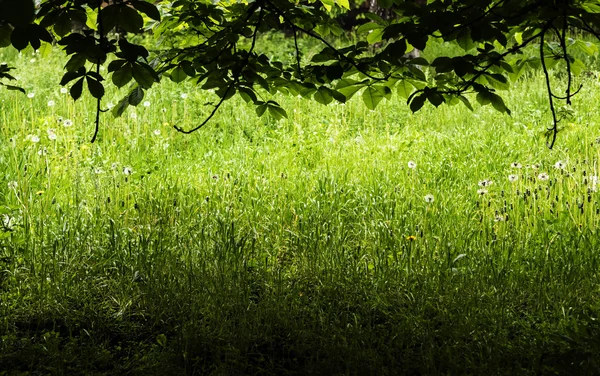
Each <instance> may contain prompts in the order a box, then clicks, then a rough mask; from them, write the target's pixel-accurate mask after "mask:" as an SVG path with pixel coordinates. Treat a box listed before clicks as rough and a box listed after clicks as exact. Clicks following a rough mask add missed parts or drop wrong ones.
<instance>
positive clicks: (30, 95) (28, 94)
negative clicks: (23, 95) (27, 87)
mask: <svg viewBox="0 0 600 376" xmlns="http://www.w3.org/2000/svg"><path fill="white" fill-rule="evenodd" d="M33 97H35V93H34V92H31V93H27V98H29V99H33Z"/></svg>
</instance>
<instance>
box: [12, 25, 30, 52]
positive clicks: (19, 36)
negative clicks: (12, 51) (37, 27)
mask: <svg viewBox="0 0 600 376" xmlns="http://www.w3.org/2000/svg"><path fill="white" fill-rule="evenodd" d="M29 37H30V36H29V31H28V29H27V27H16V28H15V29H14V30H13V31H12V33H11V34H10V42H11V43H12V45H13V47H14V48H16V49H17V50H19V51H21V50H23V49H25V47H27V45H29Z"/></svg>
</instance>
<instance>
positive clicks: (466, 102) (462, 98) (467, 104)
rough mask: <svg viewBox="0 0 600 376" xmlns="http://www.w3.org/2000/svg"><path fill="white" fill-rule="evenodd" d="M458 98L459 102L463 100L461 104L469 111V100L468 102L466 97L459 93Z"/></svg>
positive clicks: (470, 108) (470, 107)
mask: <svg viewBox="0 0 600 376" xmlns="http://www.w3.org/2000/svg"><path fill="white" fill-rule="evenodd" d="M458 99H460V101H461V102H463V104H464V105H465V106H466V107H467V108H468V109H469V110H471V111H474V110H473V106H472V105H471V102H469V100H468V99H467V97H465V96H464V95H459V96H458Z"/></svg>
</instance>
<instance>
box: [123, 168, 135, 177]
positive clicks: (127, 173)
mask: <svg viewBox="0 0 600 376" xmlns="http://www.w3.org/2000/svg"><path fill="white" fill-rule="evenodd" d="M123 173H124V174H125V175H131V174H132V173H133V169H132V168H131V167H125V168H123Z"/></svg>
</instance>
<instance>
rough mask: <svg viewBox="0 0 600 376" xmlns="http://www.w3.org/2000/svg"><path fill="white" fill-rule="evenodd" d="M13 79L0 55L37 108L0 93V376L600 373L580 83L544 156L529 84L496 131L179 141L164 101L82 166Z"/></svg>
mask: <svg viewBox="0 0 600 376" xmlns="http://www.w3.org/2000/svg"><path fill="white" fill-rule="evenodd" d="M3 53H5V54H6V52H3ZM31 58H32V57H31V56H29V55H27V56H21V57H17V56H15V55H14V54H13V55H10V56H9V55H4V56H3V55H0V60H10V61H14V63H15V64H17V65H19V66H20V69H19V71H18V72H17V75H18V76H20V81H19V82H20V84H21V85H22V86H24V87H25V88H27V89H28V90H30V91H32V92H35V96H34V97H33V98H31V99H30V98H27V97H26V96H24V95H22V94H19V93H13V92H8V91H6V90H2V91H0V109H1V111H0V124H2V126H1V128H0V172H1V173H0V211H2V214H3V217H2V218H3V223H4V224H5V226H4V227H5V228H4V230H3V231H1V232H0V375H1V374H7V375H12V374H26V373H27V372H29V373H31V374H65V375H73V374H85V375H90V374H97V375H102V374H106V375H109V374H126V373H127V374H140V375H141V374H143V375H148V374H156V375H164V374H195V375H198V374H214V375H224V374H232V375H239V374H323V375H331V374H357V375H363V374H382V375H384V374H390V375H396V374H406V375H438V374H447V375H458V374H473V375H480V374H483V373H489V374H506V375H515V374H523V375H534V374H545V375H553V374H598V373H599V372H600V370H599V368H598V367H599V363H598V360H597V359H599V357H600V341H599V340H598V338H599V336H600V325H599V324H598V321H597V317H598V314H599V312H600V301H599V300H598V299H599V297H600V289H599V284H598V283H599V280H600V277H599V274H598V273H599V272H598V270H599V266H600V255H599V254H598V252H597V250H598V249H599V247H600V237H599V233H598V228H599V226H600V203H599V198H600V193H598V192H597V189H596V188H598V189H600V182H598V183H596V185H597V186H596V185H594V183H593V179H594V178H593V177H594V176H598V175H600V171H599V169H600V167H599V166H598V162H599V159H600V142H599V141H598V137H600V126H599V122H598V119H600V114H599V109H598V106H597V103H598V100H599V99H600V97H599V95H598V88H599V86H600V82H599V81H598V79H597V78H596V75H595V72H594V74H592V75H586V76H585V77H582V78H580V79H579V80H580V81H582V82H583V83H584V88H583V90H582V91H581V93H580V94H578V96H577V98H576V99H575V100H574V107H573V110H574V113H573V117H572V118H571V119H570V120H569V121H568V122H565V123H564V124H565V125H566V127H565V129H564V130H563V131H562V132H561V133H560V134H559V138H558V142H557V145H556V147H555V148H554V150H548V149H547V148H546V146H545V140H544V136H543V132H544V129H545V127H547V126H548V124H550V114H549V113H548V111H547V97H546V94H545V89H544V82H543V80H542V77H541V75H540V74H539V73H536V72H532V73H531V74H530V75H529V76H528V77H526V78H525V79H523V80H521V81H519V82H518V83H517V84H516V85H515V87H514V88H513V89H512V90H511V91H510V92H506V93H505V98H506V102H507V104H508V106H509V107H510V108H511V109H512V111H513V114H512V117H509V116H506V115H501V114H499V113H497V112H495V111H493V110H492V109H491V108H488V107H483V108H477V109H476V111H475V112H474V113H471V112H469V111H468V110H467V109H465V108H464V107H461V106H441V107H440V108H438V109H434V108H433V107H431V106H426V107H425V108H424V109H423V110H422V111H420V112H419V113H417V114H411V113H410V111H409V109H408V108H407V106H406V104H405V103H404V102H403V100H400V99H398V97H397V96H395V97H394V99H393V100H392V101H384V102H382V103H381V104H380V106H379V107H378V108H377V110H376V111H374V112H372V111H369V110H367V109H366V108H365V107H364V106H363V105H362V103H361V102H360V101H359V100H358V99H359V98H355V99H353V100H351V101H350V102H349V103H347V104H345V105H330V106H321V105H318V104H316V103H313V102H309V101H304V100H301V99H296V98H286V97H277V98H276V99H277V100H278V101H279V102H280V103H281V104H282V106H283V107H284V108H285V109H286V110H287V111H288V113H289V119H287V120H285V121H280V122H275V121H273V120H272V119H271V118H269V117H268V116H265V117H263V118H257V117H256V116H255V113H254V109H253V108H252V107H251V106H248V105H246V104H245V103H243V102H242V101H241V100H234V101H232V103H228V104H227V105H225V106H224V108H223V109H222V111H220V113H219V114H218V116H217V117H216V118H215V120H214V121H212V122H211V123H209V124H208V125H207V126H206V127H205V128H204V129H202V130H200V131H199V132H196V133H195V134H193V135H190V136H186V135H182V134H179V133H177V132H176V131H175V130H173V128H172V126H173V125H174V124H177V125H180V126H183V127H184V128H190V127H193V126H194V125H195V124H198V122H199V121H201V119H202V118H203V117H204V116H206V115H207V114H208V113H209V111H210V110H211V108H210V107H207V106H205V103H206V102H208V101H214V100H215V97H214V94H210V93H202V92H200V91H197V90H196V88H195V87H194V86H193V85H192V84H185V85H180V86H175V85H173V84H171V83H169V82H167V81H166V80H165V82H164V83H163V84H162V85H161V86H160V87H156V88H154V89H153V90H151V91H150V92H148V94H147V95H148V96H147V98H146V99H145V100H148V101H149V106H148V107H144V106H140V107H138V108H136V109H132V111H129V112H127V113H126V114H125V115H124V116H123V117H122V118H118V119H114V118H112V117H110V115H108V114H107V115H104V116H103V117H102V121H101V130H100V134H99V140H98V141H97V142H96V143H95V144H90V143H89V139H90V138H91V136H92V132H93V117H94V110H95V108H94V104H93V101H92V100H91V99H90V98H87V97H86V98H85V99H84V100H80V101H78V102H77V103H73V101H72V100H71V99H69V98H68V95H66V94H61V93H60V92H59V88H58V87H57V86H56V82H58V81H59V80H60V76H61V71H60V69H59V68H55V67H54V66H57V67H60V64H54V65H53V64H49V63H48V62H45V61H43V60H42V59H38V60H37V61H35V62H31V63H30V62H29V60H30V59H31ZM53 59H56V61H58V59H59V58H58V57H56V56H55V57H53ZM113 94H114V95H113ZM123 94H124V90H123V92H122V93H118V94H117V93H111V95H109V98H114V99H113V102H114V103H116V101H117V99H118V98H119V96H120V95H123ZM181 94H188V97H187V98H185V99H184V98H182V96H181ZM211 95H212V96H211ZM50 100H53V101H54V102H55V105H54V106H52V107H49V106H48V105H47V103H48V101H50ZM109 100H110V99H109ZM109 100H107V101H106V102H105V103H107V102H108V101H109ZM132 114H136V118H135V119H134V118H132ZM61 119H62V121H60V120H61ZM67 119H68V120H70V121H72V123H73V126H71V127H66V126H65V123H66V120H67ZM51 129H52V130H53V131H52V132H50V133H52V134H55V135H56V140H51V139H50V138H49V134H50V133H49V130H51ZM33 136H37V137H39V142H33V141H34V140H36V138H35V137H33ZM410 161H412V162H414V163H416V168H414V169H411V168H409V166H408V163H409V162H410ZM558 161H562V162H563V163H564V164H565V166H566V167H565V168H564V170H561V169H556V168H555V167H554V166H555V164H556V163H557V162H558ZM513 162H518V163H520V164H521V165H522V168H512V167H511V163H513ZM534 164H535V165H538V168H537V169H533V168H531V166H532V165H534ZM125 169H127V171H128V172H129V171H131V173H130V174H128V175H127V174H125V173H124V171H125ZM542 173H547V174H548V175H549V179H548V180H541V179H539V175H540V174H542ZM509 175H516V176H517V177H518V179H517V180H516V181H515V182H511V181H509V179H508V176H509ZM485 179H488V180H492V181H493V184H492V185H491V186H489V187H485V188H486V189H487V194H484V195H480V194H478V190H479V189H481V187H480V186H478V183H479V182H480V181H482V180H485ZM429 194H431V195H433V197H434V201H433V202H426V201H425V196H426V195H429Z"/></svg>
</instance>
